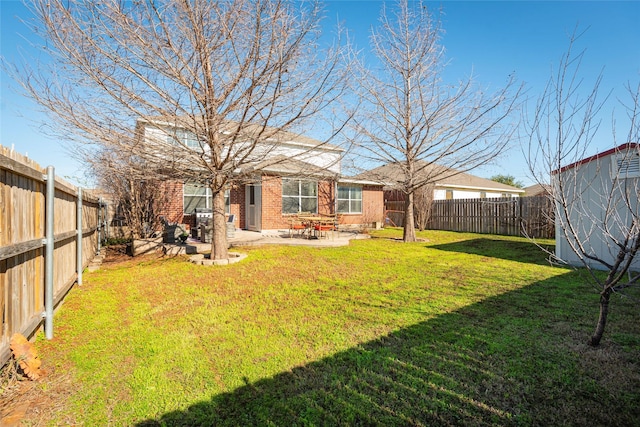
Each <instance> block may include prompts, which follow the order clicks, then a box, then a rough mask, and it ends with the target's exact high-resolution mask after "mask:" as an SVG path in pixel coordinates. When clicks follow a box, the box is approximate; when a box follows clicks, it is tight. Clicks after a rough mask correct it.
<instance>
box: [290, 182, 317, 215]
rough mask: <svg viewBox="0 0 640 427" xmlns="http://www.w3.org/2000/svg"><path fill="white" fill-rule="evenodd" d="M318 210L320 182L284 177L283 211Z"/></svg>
mask: <svg viewBox="0 0 640 427" xmlns="http://www.w3.org/2000/svg"><path fill="white" fill-rule="evenodd" d="M298 212H311V213H317V212H318V183H317V182H316V181H305V180H302V179H290V178H283V179H282V213H285V214H292V213H298Z"/></svg>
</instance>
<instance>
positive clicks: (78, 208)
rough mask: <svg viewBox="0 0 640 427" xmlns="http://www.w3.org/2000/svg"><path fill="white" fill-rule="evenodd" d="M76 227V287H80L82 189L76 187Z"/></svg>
mask: <svg viewBox="0 0 640 427" xmlns="http://www.w3.org/2000/svg"><path fill="white" fill-rule="evenodd" d="M76 211H77V213H76V226H77V229H78V236H77V240H76V271H77V272H78V286H80V285H82V188H80V187H78V200H77V203H76Z"/></svg>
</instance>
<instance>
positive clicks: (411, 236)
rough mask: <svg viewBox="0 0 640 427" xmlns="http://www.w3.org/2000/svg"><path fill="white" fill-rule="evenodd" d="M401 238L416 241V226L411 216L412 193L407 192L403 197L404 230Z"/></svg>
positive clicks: (405, 240)
mask: <svg viewBox="0 0 640 427" xmlns="http://www.w3.org/2000/svg"><path fill="white" fill-rule="evenodd" d="M402 240H403V241H404V242H415V241H416V226H415V219H414V216H413V193H409V194H407V195H406V197H405V199H404V230H403V234H402Z"/></svg>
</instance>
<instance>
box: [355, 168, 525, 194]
mask: <svg viewBox="0 0 640 427" xmlns="http://www.w3.org/2000/svg"><path fill="white" fill-rule="evenodd" d="M419 165H420V164H419ZM419 175H420V176H421V177H430V179H429V180H430V182H431V183H433V184H435V186H436V187H456V188H467V189H474V190H493V191H508V192H510V193H524V190H521V189H519V188H517V187H513V186H511V185H506V184H502V183H500V182H495V181H491V180H490V179H486V178H480V177H478V176H475V175H471V174H469V173H465V172H460V171H458V170H456V169H452V168H447V167H445V166H441V165H437V164H429V165H424V166H423V167H422V170H421V171H420V172H419ZM356 178H359V179H366V180H372V181H376V182H380V183H384V184H385V186H388V187H396V186H398V185H400V184H401V183H402V181H403V180H404V174H403V172H402V168H401V167H400V165H399V164H398V163H387V164H386V165H383V166H380V167H378V168H375V169H372V170H370V171H367V172H364V173H361V174H359V175H357V176H356Z"/></svg>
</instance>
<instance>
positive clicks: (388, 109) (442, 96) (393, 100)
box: [354, 0, 519, 242]
mask: <svg viewBox="0 0 640 427" xmlns="http://www.w3.org/2000/svg"><path fill="white" fill-rule="evenodd" d="M441 35H442V28H441V21H440V19H439V18H438V19H435V18H434V17H433V16H432V14H431V13H430V12H429V11H428V10H427V8H426V6H425V5H424V4H422V3H421V2H409V1H408V0H400V1H398V2H397V4H396V5H395V6H394V7H393V12H390V11H388V10H387V9H386V8H384V7H383V9H382V12H381V17H380V26H379V27H378V28H377V29H374V30H373V31H372V35H371V50H372V53H373V56H374V57H375V60H376V61H377V62H375V63H374V65H373V66H372V68H371V69H367V68H365V66H364V65H363V66H362V67H360V69H359V71H360V76H359V77H358V78H356V79H354V80H356V81H357V82H358V83H359V84H360V94H361V96H362V99H363V101H362V106H361V107H360V111H359V114H358V116H357V118H356V120H355V121H354V131H355V132H354V133H355V135H356V137H355V138H356V140H357V141H358V146H359V147H360V148H361V150H360V152H359V153H358V154H359V155H361V156H364V157H366V158H368V159H369V160H370V161H373V162H375V163H379V162H383V163H389V164H393V165H395V166H396V167H397V168H399V170H400V171H401V174H400V178H399V179H398V180H397V181H395V183H394V184H395V187H396V188H397V189H399V190H401V191H402V192H403V193H404V194H405V197H406V201H405V209H404V211H405V221H404V237H403V240H404V241H405V242H410V241H415V239H416V235H415V223H414V194H415V192H416V190H417V189H419V188H422V187H424V186H425V185H427V184H432V183H434V182H435V180H436V178H437V179H443V178H447V177H448V176H451V174H455V173H460V172H466V171H468V170H470V169H472V168H474V167H477V166H479V165H483V164H486V163H488V162H490V161H491V160H493V159H495V157H496V156H497V155H498V154H500V153H501V152H502V151H503V150H504V148H505V147H506V145H507V143H508V142H509V138H510V136H511V134H512V132H513V129H514V127H510V126H508V123H507V119H508V118H509V117H510V113H511V112H512V111H513V110H514V108H515V107H516V100H517V99H518V94H519V89H517V88H515V85H514V81H513V79H512V78H509V80H508V82H507V83H506V85H505V86H504V88H502V89H499V90H498V91H497V92H495V93H493V94H489V95H487V94H486V93H484V92H483V91H482V90H479V89H477V88H476V85H475V82H474V80H473V78H471V77H469V78H467V79H465V80H463V81H460V82H458V83H457V84H455V85H449V84H446V83H445V82H444V81H443V71H444V69H445V67H446V62H445V59H444V48H443V47H442V46H441V45H440V38H441ZM514 89H515V90H514Z"/></svg>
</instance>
